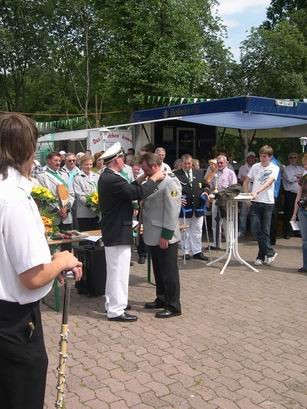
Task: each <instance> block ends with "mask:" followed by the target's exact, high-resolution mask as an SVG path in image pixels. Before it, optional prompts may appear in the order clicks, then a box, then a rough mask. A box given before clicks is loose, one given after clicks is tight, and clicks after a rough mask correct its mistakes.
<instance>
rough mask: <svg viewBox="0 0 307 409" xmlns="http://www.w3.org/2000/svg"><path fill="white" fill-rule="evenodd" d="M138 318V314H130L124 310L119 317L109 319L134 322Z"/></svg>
mask: <svg viewBox="0 0 307 409" xmlns="http://www.w3.org/2000/svg"><path fill="white" fill-rule="evenodd" d="M137 319H138V317H137V316H136V315H130V314H128V313H127V312H124V313H123V314H122V315H119V316H118V317H113V318H108V320H109V321H120V322H134V321H136V320H137Z"/></svg>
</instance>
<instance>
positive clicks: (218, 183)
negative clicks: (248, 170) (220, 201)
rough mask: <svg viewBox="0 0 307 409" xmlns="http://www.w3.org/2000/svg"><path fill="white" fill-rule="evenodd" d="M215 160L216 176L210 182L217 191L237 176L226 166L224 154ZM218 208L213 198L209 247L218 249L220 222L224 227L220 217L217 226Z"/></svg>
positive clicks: (229, 184)
mask: <svg viewBox="0 0 307 409" xmlns="http://www.w3.org/2000/svg"><path fill="white" fill-rule="evenodd" d="M216 162H217V177H216V178H215V177H214V178H212V179H211V182H210V187H211V190H213V191H215V190H216V189H217V191H218V192H221V191H222V190H224V189H226V188H227V187H229V186H231V185H234V184H236V183H237V176H236V174H235V172H234V171H233V170H231V169H229V167H228V160H227V158H226V156H224V155H219V156H218V157H217V158H216ZM218 212H219V209H218V207H217V205H216V203H215V200H214V201H213V202H212V235H213V243H212V246H211V248H212V249H218V248H220V247H221V241H222V233H221V231H222V229H221V227H222V223H223V225H224V228H226V223H225V220H223V219H220V223H219V226H217V219H219V214H218ZM217 229H218V230H217Z"/></svg>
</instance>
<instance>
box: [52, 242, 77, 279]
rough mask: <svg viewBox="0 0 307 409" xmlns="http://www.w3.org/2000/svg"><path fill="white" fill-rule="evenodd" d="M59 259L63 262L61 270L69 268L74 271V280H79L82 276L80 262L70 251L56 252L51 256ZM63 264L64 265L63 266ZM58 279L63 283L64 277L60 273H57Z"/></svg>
mask: <svg viewBox="0 0 307 409" xmlns="http://www.w3.org/2000/svg"><path fill="white" fill-rule="evenodd" d="M55 259H61V262H62V263H63V270H64V271H68V270H71V271H72V272H73V273H74V277H75V280H76V281H80V280H81V277H82V263H81V261H79V260H78V259H77V258H76V257H75V256H74V255H73V254H72V253H70V252H69V251H67V250H65V251H61V252H56V253H54V254H53V256H52V260H55ZM64 266H65V267H64ZM58 280H59V282H60V283H61V284H63V283H64V278H63V275H62V273H61V274H59V275H58Z"/></svg>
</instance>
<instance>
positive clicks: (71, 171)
mask: <svg viewBox="0 0 307 409" xmlns="http://www.w3.org/2000/svg"><path fill="white" fill-rule="evenodd" d="M62 171H63V172H66V173H67V175H68V177H69V184H70V185H72V183H73V180H74V177H75V176H76V175H79V173H80V169H79V168H78V166H77V162H76V155H75V154H74V153H70V152H69V153H66V155H65V165H64V166H63V168H62Z"/></svg>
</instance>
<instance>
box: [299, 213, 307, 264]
mask: <svg viewBox="0 0 307 409" xmlns="http://www.w3.org/2000/svg"><path fill="white" fill-rule="evenodd" d="M298 220H299V225H300V230H301V236H302V241H303V267H304V268H307V210H304V209H303V208H300V209H298Z"/></svg>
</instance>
